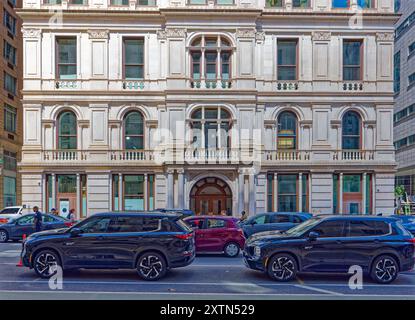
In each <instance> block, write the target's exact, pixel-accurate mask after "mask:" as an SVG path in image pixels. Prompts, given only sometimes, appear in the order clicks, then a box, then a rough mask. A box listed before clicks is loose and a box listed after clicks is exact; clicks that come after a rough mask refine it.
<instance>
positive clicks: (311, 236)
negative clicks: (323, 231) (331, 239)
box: [308, 231, 319, 241]
mask: <svg viewBox="0 0 415 320" xmlns="http://www.w3.org/2000/svg"><path fill="white" fill-rule="evenodd" d="M318 236H319V234H318V232H315V231H311V232H310V233H309V234H308V240H310V241H314V240H317V238H318Z"/></svg>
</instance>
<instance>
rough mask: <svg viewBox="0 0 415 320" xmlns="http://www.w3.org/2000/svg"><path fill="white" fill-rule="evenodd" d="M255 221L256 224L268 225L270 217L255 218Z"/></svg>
mask: <svg viewBox="0 0 415 320" xmlns="http://www.w3.org/2000/svg"><path fill="white" fill-rule="evenodd" d="M254 221H255V224H264V223H268V216H267V215H262V216H259V217H257V218H255V219H254Z"/></svg>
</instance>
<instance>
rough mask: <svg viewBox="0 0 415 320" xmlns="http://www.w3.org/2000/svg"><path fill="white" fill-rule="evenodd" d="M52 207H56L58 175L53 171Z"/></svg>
mask: <svg viewBox="0 0 415 320" xmlns="http://www.w3.org/2000/svg"><path fill="white" fill-rule="evenodd" d="M52 208H55V209H56V175H55V174H54V173H52ZM52 208H51V209H52Z"/></svg>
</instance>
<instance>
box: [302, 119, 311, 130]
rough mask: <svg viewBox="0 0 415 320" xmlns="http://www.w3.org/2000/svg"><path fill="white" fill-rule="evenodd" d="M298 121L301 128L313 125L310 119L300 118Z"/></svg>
mask: <svg viewBox="0 0 415 320" xmlns="http://www.w3.org/2000/svg"><path fill="white" fill-rule="evenodd" d="M299 123H300V126H301V127H303V128H311V127H312V125H313V121H312V120H301V121H300V122H299Z"/></svg>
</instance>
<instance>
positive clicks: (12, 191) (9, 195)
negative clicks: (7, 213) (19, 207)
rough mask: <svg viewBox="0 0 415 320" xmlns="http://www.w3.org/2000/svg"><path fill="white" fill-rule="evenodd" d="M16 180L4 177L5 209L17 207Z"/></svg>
mask: <svg viewBox="0 0 415 320" xmlns="http://www.w3.org/2000/svg"><path fill="white" fill-rule="evenodd" d="M16 194H17V190H16V178H14V177H7V176H4V177H3V202H4V204H3V205H4V206H5V207H10V206H15V205H16Z"/></svg>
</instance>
